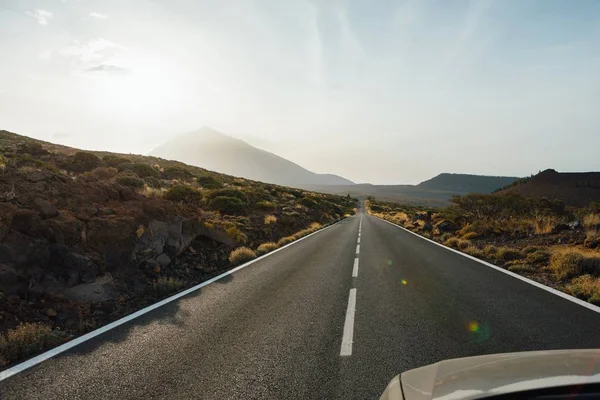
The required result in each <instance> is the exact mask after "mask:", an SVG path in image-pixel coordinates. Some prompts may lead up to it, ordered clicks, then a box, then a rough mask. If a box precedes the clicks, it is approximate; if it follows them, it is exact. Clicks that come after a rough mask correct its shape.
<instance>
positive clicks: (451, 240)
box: [444, 237, 458, 247]
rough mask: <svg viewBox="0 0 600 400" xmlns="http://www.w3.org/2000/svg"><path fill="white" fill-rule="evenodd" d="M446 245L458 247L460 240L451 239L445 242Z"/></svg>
mask: <svg viewBox="0 0 600 400" xmlns="http://www.w3.org/2000/svg"><path fill="white" fill-rule="evenodd" d="M444 245H446V246H448V247H457V246H458V238H455V237H451V238H450V239H448V240H446V241H445V242H444Z"/></svg>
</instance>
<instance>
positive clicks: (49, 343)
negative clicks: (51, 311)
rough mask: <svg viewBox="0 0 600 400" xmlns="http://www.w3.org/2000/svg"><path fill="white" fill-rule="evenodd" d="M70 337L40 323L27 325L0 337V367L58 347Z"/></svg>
mask: <svg viewBox="0 0 600 400" xmlns="http://www.w3.org/2000/svg"><path fill="white" fill-rule="evenodd" d="M67 339H68V336H67V335H66V334H65V333H64V332H61V331H58V330H53V329H52V328H51V327H50V326H48V325H43V324H40V323H25V324H21V325H19V326H17V327H16V328H15V329H11V330H9V331H8V332H6V333H5V334H4V335H0V365H8V364H9V363H11V362H14V361H17V360H21V359H24V358H26V357H29V356H31V355H34V354H36V353H39V352H41V351H43V350H46V349H49V348H51V347H55V346H58V345H59V344H61V343H63V342H65V341H66V340H67Z"/></svg>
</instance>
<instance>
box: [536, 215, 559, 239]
mask: <svg viewBox="0 0 600 400" xmlns="http://www.w3.org/2000/svg"><path fill="white" fill-rule="evenodd" d="M557 223H558V218H556V217H552V216H549V217H540V218H538V219H536V220H534V221H533V223H532V225H533V232H534V233H535V234H536V235H545V234H548V233H551V232H552V228H554V227H555V226H556V224H557Z"/></svg>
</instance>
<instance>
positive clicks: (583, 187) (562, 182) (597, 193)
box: [498, 169, 600, 207]
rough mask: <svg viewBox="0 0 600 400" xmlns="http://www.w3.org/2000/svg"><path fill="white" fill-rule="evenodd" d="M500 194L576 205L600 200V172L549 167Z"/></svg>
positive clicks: (581, 205)
mask: <svg viewBox="0 0 600 400" xmlns="http://www.w3.org/2000/svg"><path fill="white" fill-rule="evenodd" d="M498 193H499V194H507V193H514V194H518V195H521V196H523V197H531V198H540V197H545V198H547V199H550V200H561V201H562V202H564V203H565V204H567V205H570V206H575V207H584V206H587V205H588V204H589V203H590V202H600V172H556V171H555V170H553V169H547V170H545V171H542V172H540V173H539V174H537V175H534V176H532V177H530V178H525V179H522V180H519V181H517V182H515V184H514V185H511V186H509V187H507V188H505V189H503V190H501V191H499V192H498Z"/></svg>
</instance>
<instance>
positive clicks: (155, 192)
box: [142, 185, 167, 199]
mask: <svg viewBox="0 0 600 400" xmlns="http://www.w3.org/2000/svg"><path fill="white" fill-rule="evenodd" d="M166 191H167V189H155V188H151V187H150V186H148V185H145V186H144V190H143V191H142V194H143V195H144V196H146V197H147V198H149V199H160V198H162V197H163V195H164V193H165V192H166Z"/></svg>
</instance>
